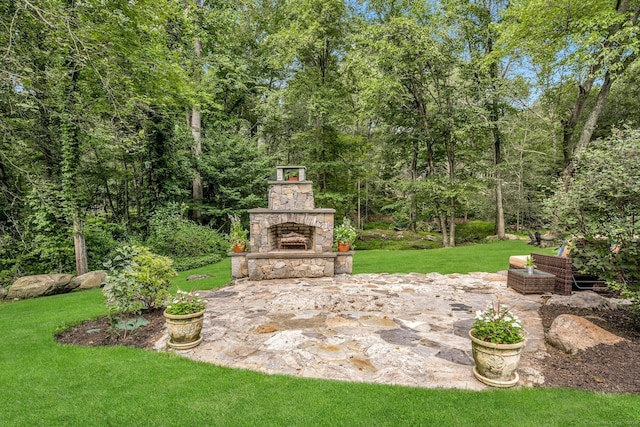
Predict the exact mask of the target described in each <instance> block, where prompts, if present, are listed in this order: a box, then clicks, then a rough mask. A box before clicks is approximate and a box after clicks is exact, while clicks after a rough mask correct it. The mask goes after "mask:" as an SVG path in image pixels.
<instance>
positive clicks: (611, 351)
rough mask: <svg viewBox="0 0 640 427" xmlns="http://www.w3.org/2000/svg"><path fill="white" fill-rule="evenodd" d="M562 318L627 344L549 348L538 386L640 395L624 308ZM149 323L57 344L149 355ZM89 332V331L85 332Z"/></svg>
mask: <svg viewBox="0 0 640 427" xmlns="http://www.w3.org/2000/svg"><path fill="white" fill-rule="evenodd" d="M560 314H575V315H578V316H582V317H585V318H587V319H588V320H590V321H591V322H593V323H595V324H597V325H598V326H600V327H602V328H604V329H606V330H608V331H609V332H612V333H614V334H616V335H618V336H620V337H623V338H625V339H626V341H624V342H621V343H619V344H616V345H599V346H597V347H593V348H591V349H588V350H585V351H583V352H580V353H578V354H576V355H569V354H565V353H563V352H561V351H560V350H557V349H556V348H554V347H552V346H550V345H547V351H548V353H549V356H548V357H546V358H545V359H544V360H543V361H542V371H543V374H544V377H545V383H544V384H543V385H542V386H541V387H569V388H577V389H583V390H592V391H597V392H606V393H640V369H638V366H640V329H637V327H638V326H637V325H638V323H637V322H636V319H635V318H634V316H633V315H632V313H630V312H629V311H628V310H626V309H616V310H592V309H578V308H571V307H567V306H560V305H545V306H542V307H541V309H540V315H541V317H542V324H543V326H544V328H545V329H548V328H549V326H551V322H552V321H553V319H555V318H556V316H558V315H560ZM142 317H144V318H145V319H146V320H147V321H148V322H149V323H148V324H147V325H145V326H142V327H139V328H137V329H135V330H133V331H127V333H126V334H124V333H123V331H119V332H120V333H119V334H118V333H115V332H114V330H113V328H112V327H111V326H110V325H109V322H108V320H107V319H106V318H104V317H103V318H100V319H97V320H91V321H88V322H84V323H82V324H79V325H77V326H75V327H73V328H71V329H68V330H66V331H64V332H62V333H60V334H58V335H57V336H56V339H57V340H58V342H61V343H64V344H74V345H85V346H109V345H127V346H133V347H138V348H142V349H147V350H152V349H153V348H154V345H155V343H156V342H157V341H158V340H159V339H160V338H161V337H162V334H163V333H164V330H165V326H164V317H163V315H162V311H161V310H155V311H149V312H145V313H143V314H142ZM87 331H90V332H87Z"/></svg>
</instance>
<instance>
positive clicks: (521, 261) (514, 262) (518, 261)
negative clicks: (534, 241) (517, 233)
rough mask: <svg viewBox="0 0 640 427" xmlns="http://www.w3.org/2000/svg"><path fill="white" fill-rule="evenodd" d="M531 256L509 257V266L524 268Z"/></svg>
mask: <svg viewBox="0 0 640 427" xmlns="http://www.w3.org/2000/svg"><path fill="white" fill-rule="evenodd" d="M528 257H529V255H513V256H510V257H509V265H510V266H513V267H516V268H524V267H525V264H526V263H527V258H528Z"/></svg>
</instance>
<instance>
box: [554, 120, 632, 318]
mask: <svg viewBox="0 0 640 427" xmlns="http://www.w3.org/2000/svg"><path fill="white" fill-rule="evenodd" d="M576 158H577V159H578V160H577V162H576V169H575V172H574V175H573V177H572V179H571V181H570V183H569V185H568V186H565V185H563V184H562V183H560V184H559V187H558V188H559V190H558V191H557V192H556V195H555V197H554V199H553V200H551V201H550V203H549V208H551V209H552V211H553V213H554V214H555V215H556V218H557V220H558V228H559V230H567V231H568V233H570V234H571V235H572V236H576V237H575V238H573V240H574V243H576V244H575V248H573V249H572V251H571V258H572V259H573V260H574V263H575V266H576V267H577V268H578V269H579V270H580V271H581V272H583V273H587V274H594V275H597V276H599V277H600V278H602V279H605V280H607V282H608V284H609V285H610V286H611V287H612V288H613V289H616V290H619V291H621V292H622V295H625V296H626V297H628V298H631V300H632V303H633V307H634V308H635V310H637V311H640V291H639V288H638V286H639V283H640V262H639V261H638V260H639V255H640V241H639V238H638V235H639V234H640V227H639V226H638V225H639V224H640V223H639V222H638V218H639V217H640V185H639V184H638V183H639V182H640V168H638V164H637V163H638V161H637V159H638V158H640V130H625V131H614V132H613V133H612V135H611V137H609V138H607V139H604V140H598V141H597V143H593V144H591V145H590V146H589V147H588V148H586V149H583V150H581V151H580V152H579V153H578V154H577V156H576Z"/></svg>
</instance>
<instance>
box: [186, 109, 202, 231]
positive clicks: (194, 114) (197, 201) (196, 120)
mask: <svg viewBox="0 0 640 427" xmlns="http://www.w3.org/2000/svg"><path fill="white" fill-rule="evenodd" d="M188 124H189V127H190V128H191V136H192V137H193V147H192V149H191V151H192V152H193V156H194V157H195V159H196V168H195V169H194V171H193V179H192V180H191V187H192V200H193V205H194V207H193V210H192V211H191V215H192V217H193V219H195V220H198V219H200V217H201V215H202V214H201V211H200V205H201V204H202V199H203V197H204V191H203V188H202V177H201V175H200V171H198V166H197V163H198V159H199V158H200V156H201V155H202V142H201V136H202V134H201V125H202V117H201V115H200V110H199V109H198V107H196V106H193V107H192V109H191V115H190V117H189V118H188Z"/></svg>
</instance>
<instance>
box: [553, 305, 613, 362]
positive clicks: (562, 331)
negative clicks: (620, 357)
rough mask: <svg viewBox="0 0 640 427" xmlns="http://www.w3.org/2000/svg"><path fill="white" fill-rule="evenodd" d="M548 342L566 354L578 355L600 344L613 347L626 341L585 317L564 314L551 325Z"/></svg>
mask: <svg viewBox="0 0 640 427" xmlns="http://www.w3.org/2000/svg"><path fill="white" fill-rule="evenodd" d="M547 341H548V342H549V343H550V344H551V345H553V346H554V347H557V348H559V349H560V350H562V351H564V352H566V353H571V354H576V353H577V352H578V351H580V350H585V349H587V348H591V347H595V346H596V345H599V344H608V345H613V344H617V343H619V342H621V341H624V339H623V338H620V337H619V336H617V335H614V334H612V333H611V332H609V331H606V330H604V329H602V328H601V327H599V326H598V325H595V324H593V323H592V322H590V321H588V320H587V319H585V318H583V317H580V316H574V315H572V314H562V315H560V316H558V317H556V318H555V319H554V321H553V323H551V327H550V328H549V332H548V333H547Z"/></svg>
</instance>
